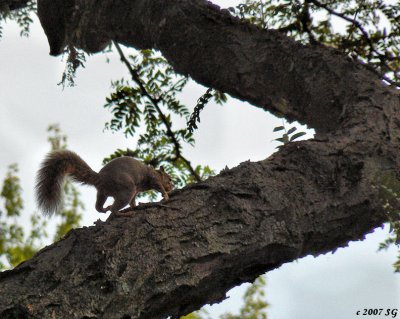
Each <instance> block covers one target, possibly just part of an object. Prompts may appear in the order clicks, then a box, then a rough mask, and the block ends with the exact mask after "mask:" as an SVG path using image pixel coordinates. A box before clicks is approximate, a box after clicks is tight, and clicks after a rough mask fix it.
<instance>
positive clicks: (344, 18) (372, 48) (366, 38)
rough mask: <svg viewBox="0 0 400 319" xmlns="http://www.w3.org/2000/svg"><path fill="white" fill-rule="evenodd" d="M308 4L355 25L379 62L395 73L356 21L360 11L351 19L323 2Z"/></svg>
mask: <svg viewBox="0 0 400 319" xmlns="http://www.w3.org/2000/svg"><path fill="white" fill-rule="evenodd" d="M306 3H312V4H314V5H315V6H317V7H319V8H322V9H324V10H326V11H327V12H329V13H330V14H332V15H334V16H337V17H339V18H341V19H343V20H345V21H347V22H349V23H351V24H353V25H354V26H355V27H356V28H357V29H358V30H359V31H360V32H361V34H362V35H363V37H364V39H365V41H366V42H367V44H368V45H369V47H370V48H371V52H373V53H375V54H376V55H377V57H378V58H379V60H380V61H381V63H382V64H383V65H384V66H385V67H386V68H387V69H388V70H391V71H392V72H394V70H392V69H391V68H390V66H389V65H388V64H387V63H386V62H384V61H383V60H382V56H383V55H382V54H381V53H380V52H378V51H377V50H376V48H375V45H374V43H373V42H372V40H371V38H370V37H369V34H368V32H367V31H366V30H365V29H364V27H363V26H362V25H361V23H360V22H358V21H357V20H356V17H357V14H358V12H359V11H357V13H356V14H355V16H354V18H349V17H347V16H345V15H344V14H343V13H340V12H337V11H335V10H333V9H331V8H329V7H328V6H327V5H325V4H323V3H321V2H319V1H318V0H306ZM368 69H369V70H372V71H374V73H375V74H377V75H378V76H379V77H381V79H382V80H385V81H386V82H388V83H390V84H391V85H395V86H400V82H397V81H394V80H391V79H389V78H388V77H387V76H385V75H384V74H382V73H381V72H379V71H377V70H376V69H374V68H373V67H371V66H369V67H368Z"/></svg>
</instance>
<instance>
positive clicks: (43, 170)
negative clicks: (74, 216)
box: [36, 150, 174, 216]
mask: <svg viewBox="0 0 400 319" xmlns="http://www.w3.org/2000/svg"><path fill="white" fill-rule="evenodd" d="M66 175H69V176H71V177H72V179H73V180H74V181H76V182H80V183H82V184H86V185H92V186H94V187H96V189H97V199H96V210H97V211H98V212H100V213H106V212H107V211H111V212H112V213H113V214H115V215H121V216H127V215H126V214H125V212H126V211H127V210H128V211H132V210H133V209H134V207H135V206H136V204H135V197H136V195H137V194H138V193H140V192H144V191H147V190H152V189H154V190H157V191H159V192H161V193H162V195H163V197H164V199H165V200H168V198H169V196H168V193H169V192H170V191H171V190H172V189H173V187H174V185H173V183H172V180H171V177H170V176H169V175H168V174H167V173H166V172H165V171H164V168H163V166H160V169H159V170H155V169H154V168H151V167H149V166H146V165H144V164H142V163H141V162H139V161H138V160H135V159H134V158H132V157H129V156H123V157H118V158H115V159H113V160H112V161H110V162H109V163H107V164H106V165H105V166H104V167H103V168H102V169H101V170H100V171H99V172H98V173H96V172H95V171H93V170H92V169H91V168H90V167H89V165H88V164H87V163H86V162H85V161H84V160H83V159H82V158H81V157H80V156H79V155H78V154H76V153H74V152H71V151H67V150H61V151H54V152H51V153H49V154H48V155H47V157H46V158H45V159H44V161H43V162H42V164H41V167H40V169H39V171H38V173H37V178H36V200H37V203H38V207H39V208H40V209H41V210H42V211H43V213H44V214H45V215H49V216H51V215H53V214H54V212H56V211H57V210H58V209H59V207H60V203H61V197H62V190H61V189H62V185H63V182H64V179H65V176H66ZM108 197H113V198H114V203H113V204H112V205H109V206H107V207H103V206H104V203H105V202H106V200H107V198H108ZM128 204H129V205H130V208H129V209H127V210H124V212H121V209H122V208H124V207H125V206H127V205H128Z"/></svg>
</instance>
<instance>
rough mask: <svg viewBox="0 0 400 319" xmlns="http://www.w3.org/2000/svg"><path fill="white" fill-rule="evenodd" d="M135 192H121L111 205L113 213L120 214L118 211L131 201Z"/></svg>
mask: <svg viewBox="0 0 400 319" xmlns="http://www.w3.org/2000/svg"><path fill="white" fill-rule="evenodd" d="M134 194H135V192H134V193H132V192H124V193H119V194H118V196H117V197H115V198H114V203H113V204H112V205H111V207H110V210H111V212H112V213H113V214H116V215H118V212H119V211H120V210H121V209H122V208H124V207H125V206H126V205H128V204H130V203H131V200H132V198H133V197H134Z"/></svg>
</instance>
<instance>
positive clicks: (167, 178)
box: [157, 166, 174, 193]
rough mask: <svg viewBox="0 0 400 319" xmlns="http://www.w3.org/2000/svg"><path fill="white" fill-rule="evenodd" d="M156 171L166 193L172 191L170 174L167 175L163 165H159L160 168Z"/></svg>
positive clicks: (172, 185)
mask: <svg viewBox="0 0 400 319" xmlns="http://www.w3.org/2000/svg"><path fill="white" fill-rule="evenodd" d="M157 173H158V174H159V175H160V180H161V184H162V186H163V187H164V188H165V190H166V191H167V193H169V192H170V191H172V189H173V188H174V184H173V183H172V179H171V176H169V175H168V174H167V172H166V171H165V170H164V167H163V166H160V169H158V170H157Z"/></svg>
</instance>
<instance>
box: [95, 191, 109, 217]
mask: <svg viewBox="0 0 400 319" xmlns="http://www.w3.org/2000/svg"><path fill="white" fill-rule="evenodd" d="M107 198H108V196H107V195H105V194H104V193H102V192H97V199H96V210H97V211H98V212H99V213H106V212H107V211H108V210H109V209H110V206H107V207H106V208H104V203H105V202H106V200H107Z"/></svg>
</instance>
